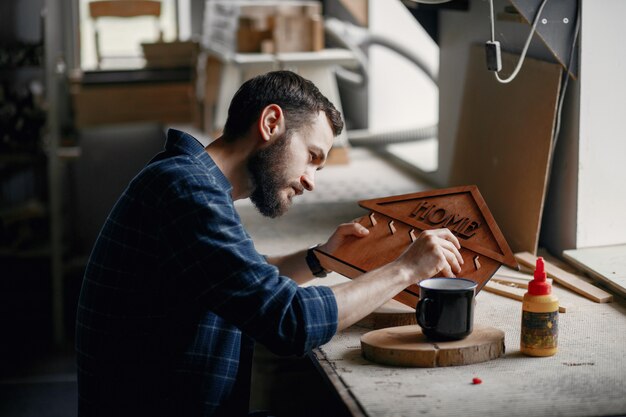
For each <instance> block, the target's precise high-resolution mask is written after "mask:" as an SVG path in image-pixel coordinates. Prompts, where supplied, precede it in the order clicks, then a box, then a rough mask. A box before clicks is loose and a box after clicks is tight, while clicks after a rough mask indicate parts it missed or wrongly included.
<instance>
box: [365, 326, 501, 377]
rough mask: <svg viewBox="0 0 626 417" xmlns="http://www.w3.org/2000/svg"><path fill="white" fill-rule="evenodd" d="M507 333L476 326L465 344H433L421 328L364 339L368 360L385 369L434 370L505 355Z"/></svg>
mask: <svg viewBox="0 0 626 417" xmlns="http://www.w3.org/2000/svg"><path fill="white" fill-rule="evenodd" d="M504 350H505V349H504V332H503V331H502V330H498V329H495V328H493V327H484V326H476V327H475V328H474V331H473V332H472V334H470V335H469V336H468V337H466V338H465V339H463V340H457V341H452V342H432V341H430V340H428V339H427V338H426V336H424V334H423V333H422V330H421V329H420V327H419V326H417V325H414V326H399V327H391V328H387V329H379V330H373V331H371V332H369V333H366V334H364V335H363V336H361V352H362V354H363V356H364V357H365V359H368V360H371V361H372V362H376V363H380V364H383V365H393V366H408V367H420V368H434V367H442V366H459V365H469V364H472V363H479V362H486V361H489V360H492V359H496V358H499V357H500V356H503V355H504Z"/></svg>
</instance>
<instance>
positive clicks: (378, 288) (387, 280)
mask: <svg viewBox="0 0 626 417" xmlns="http://www.w3.org/2000/svg"><path fill="white" fill-rule="evenodd" d="M409 274H410V272H409V270H408V269H407V268H404V267H402V266H400V265H398V264H396V263H391V264H388V265H386V266H383V267H381V268H379V269H376V270H374V271H371V272H368V273H366V274H363V275H361V276H360V277H357V278H355V279H353V280H352V281H350V282H346V283H343V284H340V285H337V286H334V287H331V288H332V290H333V292H334V293H335V298H336V300H337V307H338V310H339V311H338V321H339V323H338V326H337V329H338V330H343V329H345V328H346V327H349V326H351V325H353V324H354V323H356V322H357V321H359V320H361V319H362V318H363V317H365V316H367V315H368V314H369V313H371V312H372V311H374V310H375V309H377V308H378V307H380V306H381V305H383V304H384V303H386V302H387V301H389V300H390V299H391V298H393V297H394V296H395V295H397V294H398V293H399V292H400V291H402V290H403V289H405V288H406V287H408V286H409V285H410V284H411V281H412V280H411V278H413V281H414V278H415V277H410V276H409ZM424 278H425V277H424Z"/></svg>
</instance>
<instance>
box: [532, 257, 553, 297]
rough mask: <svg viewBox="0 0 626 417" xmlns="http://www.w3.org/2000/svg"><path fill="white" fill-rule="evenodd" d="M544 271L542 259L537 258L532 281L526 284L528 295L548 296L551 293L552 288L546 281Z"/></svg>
mask: <svg viewBox="0 0 626 417" xmlns="http://www.w3.org/2000/svg"><path fill="white" fill-rule="evenodd" d="M546 277H547V275H546V271H545V266H544V263H543V258H542V257H541V256H540V257H539V258H537V264H536V266H535V274H534V278H533V280H532V281H530V282H529V283H528V293H529V294H530V295H548V294H550V293H551V292H552V286H551V285H550V283H549V282H548V281H547V280H546Z"/></svg>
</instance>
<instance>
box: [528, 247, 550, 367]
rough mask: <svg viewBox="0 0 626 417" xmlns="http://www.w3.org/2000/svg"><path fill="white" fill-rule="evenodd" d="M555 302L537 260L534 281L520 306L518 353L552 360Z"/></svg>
mask: <svg viewBox="0 0 626 417" xmlns="http://www.w3.org/2000/svg"><path fill="white" fill-rule="evenodd" d="M558 334H559V300H558V299H557V298H556V297H555V296H554V295H552V286H551V285H550V283H549V282H548V281H547V280H546V272H545V266H544V263H543V258H541V257H539V258H537V264H536V267H535V273H534V278H533V280H532V281H530V282H529V283H528V292H527V293H526V294H524V301H523V304H522V334H521V338H520V349H521V351H522V353H524V354H526V355H529V356H552V355H554V354H555V353H556V350H557V339H558Z"/></svg>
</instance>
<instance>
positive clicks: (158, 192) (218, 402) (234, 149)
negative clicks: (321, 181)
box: [76, 71, 463, 416]
mask: <svg viewBox="0 0 626 417" xmlns="http://www.w3.org/2000/svg"><path fill="white" fill-rule="evenodd" d="M342 128H343V122H342V120H341V115H340V114H339V112H338V111H337V110H336V109H335V107H334V106H333V105H332V103H330V102H329V101H328V99H326V98H325V97H324V96H323V95H322V94H321V93H320V92H319V90H318V89H317V88H316V87H315V86H314V85H313V83H311V82H310V81H307V80H305V79H303V78H302V77H300V76H298V75H296V74H294V73H292V72H288V71H276V72H271V73H267V74H264V75H260V76H258V77H256V78H253V79H251V80H249V81H247V82H246V83H244V84H243V85H242V86H241V88H240V89H239V90H238V91H237V93H236V94H235V96H234V98H233V100H232V102H231V104H230V107H229V111H228V119H227V122H226V125H225V127H224V132H223V135H222V136H221V137H219V138H217V139H216V140H215V141H213V142H212V143H211V144H209V145H208V146H206V147H203V146H202V145H201V144H200V143H199V142H198V141H197V140H195V139H194V138H193V137H191V136H190V135H188V134H185V133H183V132H179V131H176V130H170V131H169V132H168V138H167V142H166V145H165V150H164V151H163V152H162V153H160V154H159V155H157V156H156V157H155V158H154V159H153V160H152V161H150V163H148V165H147V166H146V167H145V168H144V169H143V170H142V171H141V172H140V173H139V174H138V175H137V176H136V177H135V178H134V179H133V180H132V182H131V183H130V184H129V185H128V187H127V188H126V190H125V191H124V193H123V194H122V196H121V197H120V199H119V200H118V202H117V203H116V205H115V206H114V208H113V210H112V212H111V214H110V215H109V217H108V219H107V220H106V223H105V224H104V226H103V228H102V230H101V232H100V235H99V237H98V239H97V241H96V244H95V246H94V249H93V252H92V254H91V257H90V259H89V263H88V265H87V269H86V272H85V277H84V280H83V286H82V289H81V294H80V299H79V305H78V312H77V322H76V350H77V362H78V388H79V415H81V416H123V415H132V416H200V415H203V416H212V415H220V416H242V415H247V414H248V403H249V392H250V368H251V360H252V351H253V343H254V342H258V343H262V344H263V345H265V346H266V347H267V348H269V349H270V350H271V351H273V352H275V353H277V354H285V355H287V354H300V355H302V354H304V353H305V352H307V351H309V350H311V349H313V348H315V347H317V346H319V345H322V344H324V343H326V342H328V341H329V340H330V338H331V337H332V336H333V335H334V334H335V333H336V332H337V331H338V330H341V329H344V328H346V327H348V326H350V325H352V324H353V323H355V322H356V321H358V320H360V319H361V318H363V317H364V316H365V315H367V314H369V313H370V312H371V311H373V310H374V309H376V308H377V307H379V306H380V305H382V304H383V303H385V302H386V301H388V300H389V299H390V298H392V297H393V296H395V295H396V294H397V293H399V292H400V291H402V289H404V288H406V287H407V286H409V285H410V284H414V283H417V282H418V281H420V280H421V279H425V278H428V277H431V276H433V275H435V274H437V273H439V272H442V273H443V274H444V275H446V276H453V275H454V272H458V271H460V265H459V264H460V263H462V262H463V261H462V258H461V256H460V254H459V252H458V249H459V248H460V246H459V243H458V241H457V240H456V238H455V237H454V236H453V235H452V234H451V233H450V232H449V231H448V230H447V229H441V230H435V231H428V232H424V233H422V234H421V235H420V236H419V238H418V239H417V240H416V241H415V242H414V243H413V244H412V245H411V246H409V248H408V249H407V250H406V251H405V252H404V253H403V254H402V255H401V256H400V257H399V258H398V259H397V260H395V261H394V262H391V263H390V264H388V265H386V266H384V267H381V268H379V269H377V270H375V271H371V272H369V273H367V274H364V275H362V276H361V277H359V278H358V279H356V280H353V281H350V282H347V283H345V284H342V285H339V286H336V287H332V288H330V287H326V286H309V287H301V286H299V284H301V283H304V282H306V281H309V280H311V279H313V278H314V277H315V275H317V276H319V275H323V274H324V272H325V271H324V270H323V269H322V268H321V267H320V266H319V262H317V261H316V259H315V258H314V254H313V252H312V251H310V250H309V251H307V250H302V251H299V252H296V253H293V254H290V255H286V256H281V257H273V258H266V257H264V256H262V255H260V254H259V253H257V251H256V250H255V248H254V244H253V242H252V240H251V239H250V236H249V235H248V234H247V232H246V230H245V229H244V227H243V226H242V224H241V221H240V218H239V216H238V214H237V212H236V211H235V208H234V206H233V201H234V200H238V199H242V198H248V197H249V198H250V199H251V200H252V202H253V203H254V204H255V206H256V207H257V208H258V209H259V211H260V212H261V213H262V214H263V215H266V216H269V217H276V216H279V215H281V214H283V213H284V212H286V211H287V210H288V208H289V207H290V205H291V203H292V200H293V198H294V197H296V196H298V195H300V194H302V193H303V192H304V191H313V189H314V188H315V181H314V178H315V172H316V171H317V170H319V169H321V168H322V167H323V166H324V163H325V161H326V157H327V155H328V152H329V150H330V148H331V146H332V143H333V139H334V137H335V136H337V135H338V134H339V133H340V132H341V130H342ZM367 233H368V231H367V229H366V228H364V227H363V226H361V225H359V224H357V223H347V224H342V225H340V226H339V227H338V228H337V230H336V231H335V232H334V233H333V235H332V236H331V237H330V238H329V240H328V241H327V242H326V243H324V244H323V246H324V249H325V250H326V251H329V252H332V251H333V250H334V249H335V248H336V247H338V246H339V245H340V244H341V243H342V242H343V240H344V239H346V237H348V236H357V237H363V236H366V235H367Z"/></svg>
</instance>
